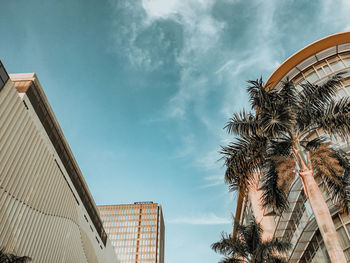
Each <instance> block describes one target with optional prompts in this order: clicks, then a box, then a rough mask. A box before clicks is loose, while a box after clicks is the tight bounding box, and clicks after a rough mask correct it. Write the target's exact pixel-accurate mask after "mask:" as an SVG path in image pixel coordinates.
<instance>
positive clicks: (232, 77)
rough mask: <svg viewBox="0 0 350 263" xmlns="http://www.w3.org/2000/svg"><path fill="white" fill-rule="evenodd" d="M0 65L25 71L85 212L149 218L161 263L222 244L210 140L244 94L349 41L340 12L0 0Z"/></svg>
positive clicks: (330, 6)
mask: <svg viewBox="0 0 350 263" xmlns="http://www.w3.org/2000/svg"><path fill="white" fill-rule="evenodd" d="M0 6H1V8H0V14H1V15H0V59H1V60H2V62H3V64H4V65H5V67H6V69H7V70H8V72H9V73H23V72H36V73H37V75H38V77H39V80H40V82H41V84H42V86H43V89H44V91H45V93H46V95H47V97H48V100H49V102H50V104H51V106H52V108H53V110H54V112H55V114H56V117H57V119H58V121H59V123H60V125H61V128H62V130H63V132H64V134H65V136H66V138H67V140H68V142H69V144H70V146H71V148H72V151H73V153H74V155H75V157H76V159H77V162H78V164H79V166H80V168H81V170H82V172H83V175H84V177H85V179H86V181H87V184H88V186H89V188H90V191H91V193H92V195H93V197H94V199H95V202H96V203H97V204H120V203H133V202H135V201H154V202H158V203H160V204H161V205H162V207H163V213H164V219H165V226H166V234H165V235H166V243H165V262H166V263H179V262H181V263H193V262H201V263H209V262H218V260H219V259H220V255H216V254H215V253H214V252H213V251H212V250H211V249H210V244H212V243H213V242H215V241H217V240H219V238H220V233H221V231H226V232H230V231H232V223H231V216H232V214H233V213H234V211H235V206H236V204H235V203H236V201H237V199H236V196H235V194H234V193H230V192H228V187H227V185H225V184H224V179H223V177H224V171H225V169H224V167H223V163H222V161H219V159H220V154H219V153H218V151H219V150H220V146H221V145H226V144H227V143H228V142H230V141H232V140H233V139H234V138H233V137H232V136H230V135H227V134H226V132H225V130H224V129H223V127H224V126H225V123H226V122H227V121H228V119H229V118H230V116H231V115H232V113H233V112H237V111H240V110H242V109H243V108H246V107H247V106H248V98H247V94H246V91H245V88H246V86H247V83H246V81H247V80H251V79H257V78H259V77H260V76H262V77H263V79H265V80H266V79H267V78H268V76H269V75H270V74H271V73H272V72H273V71H274V70H275V69H276V67H278V65H280V64H281V63H282V62H283V61H284V60H285V59H287V58H288V57H289V56H290V55H292V54H293V53H295V52H296V51H298V50H299V49H301V48H303V47H304V46H305V45H307V44H310V43H312V42H313V41H316V40H318V39H320V38H322V37H325V36H327V35H330V34H333V33H337V32H341V31H345V30H350V16H349V13H350V1H347V0H329V1H327V0H324V1H320V0H313V1H307V0H298V1H297V0H294V1H293V0H285V1H280V0H265V1H263V0H245V1H244V0H60V1H53V0H0Z"/></svg>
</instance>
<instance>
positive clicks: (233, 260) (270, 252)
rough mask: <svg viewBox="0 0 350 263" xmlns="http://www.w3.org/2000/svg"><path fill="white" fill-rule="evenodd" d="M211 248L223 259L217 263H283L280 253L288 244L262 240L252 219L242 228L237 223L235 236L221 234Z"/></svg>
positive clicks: (259, 230)
mask: <svg viewBox="0 0 350 263" xmlns="http://www.w3.org/2000/svg"><path fill="white" fill-rule="evenodd" d="M211 248H212V249H213V250H214V251H215V252H218V253H220V254H222V255H224V256H225V257H224V258H223V259H222V260H221V261H220V262H219V263H284V262H286V261H285V259H284V258H283V257H281V256H277V255H281V254H282V253H285V252H287V251H288V250H289V249H290V244H289V243H286V242H281V241H279V240H278V239H276V238H274V239H270V240H265V241H264V240H262V228H261V226H260V224H259V223H257V222H256V221H255V219H254V218H252V220H250V222H249V224H248V225H246V226H244V225H241V224H238V223H237V235H236V236H232V235H231V234H229V235H228V234H225V233H222V234H221V240H220V241H218V242H215V243H214V244H212V245H211Z"/></svg>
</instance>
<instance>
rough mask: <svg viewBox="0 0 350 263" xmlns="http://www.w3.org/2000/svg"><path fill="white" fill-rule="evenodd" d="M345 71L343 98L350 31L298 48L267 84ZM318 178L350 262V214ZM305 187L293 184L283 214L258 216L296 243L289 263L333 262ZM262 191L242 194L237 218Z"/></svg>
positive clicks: (348, 86) (348, 92)
mask: <svg viewBox="0 0 350 263" xmlns="http://www.w3.org/2000/svg"><path fill="white" fill-rule="evenodd" d="M343 71H344V72H346V73H345V74H344V75H343V77H344V78H345V81H344V82H343V86H342V87H341V88H340V89H339V90H338V94H337V96H338V97H339V98H340V97H344V96H350V32H343V33H339V34H335V35H331V36H328V37H326V38H323V39H321V40H318V41H316V42H314V43H312V44H310V45H308V46H307V47H305V48H303V49H302V50H300V51H298V52H297V53H295V54H294V55H292V56H291V57H289V58H288V59H287V60H286V61H284V62H283V63H282V64H281V65H280V66H279V67H278V68H277V69H276V70H275V72H273V74H272V75H271V76H270V78H269V79H268V80H267V82H266V83H271V84H272V88H275V89H279V87H280V86H281V85H282V82H283V81H285V80H287V78H289V79H290V80H292V81H294V82H295V83H304V82H306V81H309V82H311V83H313V84H318V83H322V81H324V80H326V79H327V78H328V77H330V76H332V75H334V74H336V73H338V72H343ZM318 135H320V134H318ZM335 144H336V146H337V147H340V148H342V149H343V150H345V151H346V152H349V150H350V147H349V144H348V143H347V142H346V141H337V142H336V143H335ZM316 180H317V182H318V185H319V188H320V189H321V191H322V193H323V196H324V198H325V200H326V202H327V205H328V208H329V210H330V213H331V215H332V218H333V222H334V225H335V228H336V231H337V234H338V237H339V241H340V245H341V247H342V249H343V251H344V254H345V257H346V259H347V262H350V216H348V215H346V214H340V213H339V209H338V208H337V206H336V205H335V204H334V203H333V202H332V200H331V198H330V195H329V191H328V189H327V187H326V185H325V184H324V182H323V181H322V180H320V178H318V179H317V178H316ZM302 188H303V187H302V182H301V180H300V179H299V177H297V178H296V179H295V180H294V182H293V183H292V185H291V186H290V192H289V196H288V199H289V202H290V209H289V210H288V211H286V212H284V213H283V215H282V216H276V215H274V214H273V213H271V211H267V210H266V211H265V213H264V214H263V215H256V217H258V220H259V221H260V222H264V223H266V225H268V229H267V232H268V233H267V235H269V236H274V237H277V238H279V239H283V240H286V241H289V242H291V243H292V249H291V251H290V253H289V254H288V262H290V263H309V262H312V263H316V262H317V263H328V262H330V259H329V257H328V253H327V251H326V249H325V246H324V243H323V240H322V237H321V234H320V231H319V229H318V226H317V223H316V221H315V218H314V217H313V212H312V210H311V208H310V205H309V204H308V200H307V198H306V197H305V195H304V192H303V191H302ZM258 191H259V190H257V189H250V193H249V194H248V196H246V197H243V196H241V195H239V198H238V203H237V209H236V216H235V217H236V220H238V221H240V222H244V220H245V219H246V218H248V217H249V215H250V214H252V213H253V210H254V207H253V206H252V202H251V201H250V197H249V196H250V195H252V196H255V197H256V196H259V193H258ZM251 200H252V199H251Z"/></svg>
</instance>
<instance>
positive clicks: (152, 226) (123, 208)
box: [98, 202, 165, 263]
mask: <svg viewBox="0 0 350 263" xmlns="http://www.w3.org/2000/svg"><path fill="white" fill-rule="evenodd" d="M98 208H99V210H100V214H101V218H102V221H103V226H104V228H105V229H106V232H107V235H108V237H109V239H110V240H111V243H112V245H113V246H114V248H115V251H116V253H117V256H118V259H119V260H120V262H121V263H142V262H143V263H146V262H148V263H164V231H165V227H164V219H163V213H162V207H161V206H160V205H159V204H157V203H153V202H136V203H134V204H125V205H102V206H98Z"/></svg>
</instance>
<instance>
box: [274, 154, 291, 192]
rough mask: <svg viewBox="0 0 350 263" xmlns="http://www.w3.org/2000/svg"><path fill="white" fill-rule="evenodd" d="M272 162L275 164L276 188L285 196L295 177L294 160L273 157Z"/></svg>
mask: <svg viewBox="0 0 350 263" xmlns="http://www.w3.org/2000/svg"><path fill="white" fill-rule="evenodd" d="M273 161H274V162H275V164H276V171H277V174H278V179H277V187H278V188H279V189H280V190H282V191H283V192H284V193H286V195H287V193H288V190H289V187H290V185H291V183H292V182H293V180H294V179H295V176H296V163H295V160H294V159H293V158H291V157H288V158H285V157H283V156H277V157H273Z"/></svg>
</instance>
